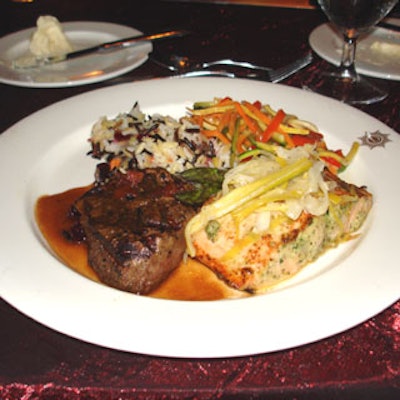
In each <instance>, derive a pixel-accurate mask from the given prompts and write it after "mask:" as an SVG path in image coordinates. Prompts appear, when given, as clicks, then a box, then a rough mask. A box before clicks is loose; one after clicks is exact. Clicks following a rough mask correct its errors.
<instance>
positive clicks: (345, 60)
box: [340, 33, 358, 81]
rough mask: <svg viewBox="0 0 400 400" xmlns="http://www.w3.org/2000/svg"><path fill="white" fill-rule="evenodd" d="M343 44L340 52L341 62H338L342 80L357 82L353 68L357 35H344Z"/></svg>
mask: <svg viewBox="0 0 400 400" xmlns="http://www.w3.org/2000/svg"><path fill="white" fill-rule="evenodd" d="M343 38H344V44H343V51H342V60H341V62H340V69H341V71H340V73H341V75H342V77H343V78H346V79H351V80H353V81H355V80H357V77H358V75H357V72H356V68H355V57H356V43H357V35H355V36H354V35H349V34H348V33H344V35H343Z"/></svg>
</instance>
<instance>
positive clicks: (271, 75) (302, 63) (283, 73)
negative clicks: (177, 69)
mask: <svg viewBox="0 0 400 400" xmlns="http://www.w3.org/2000/svg"><path fill="white" fill-rule="evenodd" d="M311 61H312V53H311V52H308V53H306V54H305V55H304V56H302V57H300V58H299V59H297V60H295V61H294V62H292V63H290V64H287V65H285V66H283V67H280V68H276V69H265V68H264V69H262V70H256V69H253V70H252V71H251V72H247V73H246V72H243V73H237V72H231V71H225V70H209V69H200V70H193V71H183V72H181V73H177V74H176V75H174V76H176V77H180V78H184V77H200V76H222V77H226V78H246V79H254V80H260V81H266V82H273V83H277V82H280V81H282V80H284V79H286V78H288V77H289V76H291V75H293V74H295V73H296V72H298V71H300V70H301V69H302V68H304V67H306V66H307V65H309V64H310V63H311ZM255 71H257V73H255Z"/></svg>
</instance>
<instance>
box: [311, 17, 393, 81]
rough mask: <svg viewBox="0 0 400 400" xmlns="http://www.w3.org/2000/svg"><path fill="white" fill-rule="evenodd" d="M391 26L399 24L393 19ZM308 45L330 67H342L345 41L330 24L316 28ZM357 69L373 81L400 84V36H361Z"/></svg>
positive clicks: (384, 33)
mask: <svg viewBox="0 0 400 400" xmlns="http://www.w3.org/2000/svg"><path fill="white" fill-rule="evenodd" d="M388 22H391V23H395V24H397V23H399V24H400V21H399V20H395V19H393V18H390V19H388ZM309 42H310V46H311V48H312V49H313V50H314V51H315V52H316V53H317V54H318V55H319V56H320V57H322V58H324V59H325V60H326V61H328V62H330V63H331V64H334V65H339V64H340V58H341V51H342V45H343V39H342V36H341V34H340V33H339V32H338V31H337V30H336V29H335V28H334V27H333V26H332V25H331V24H323V25H320V26H318V27H317V28H315V29H314V30H313V31H312V32H311V34H310V37H309ZM356 69H357V71H358V72H359V73H361V74H363V75H367V76H371V77H374V78H383V79H391V80H400V33H399V32H395V31H391V30H388V29H383V28H374V29H373V30H372V31H371V32H370V33H369V34H367V35H364V36H361V37H360V39H359V42H358V44H357V51H356Z"/></svg>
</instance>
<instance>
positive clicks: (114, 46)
mask: <svg viewBox="0 0 400 400" xmlns="http://www.w3.org/2000/svg"><path fill="white" fill-rule="evenodd" d="M188 33H189V32H188V31H185V30H172V31H165V32H159V33H151V34H146V35H139V36H131V37H127V38H123V39H119V40H115V41H112V42H106V43H101V44H99V45H96V46H93V47H88V48H86V49H82V50H77V51H72V52H70V53H66V54H62V55H57V56H48V57H34V56H33V57H31V61H32V62H23V63H21V64H20V65H18V63H15V64H14V67H16V68H34V67H39V66H42V65H48V64H54V63H58V62H61V61H69V60H73V59H75V58H78V57H83V56H87V55H89V54H93V53H100V54H101V53H106V52H110V51H114V50H121V49H126V48H129V47H131V46H133V45H135V44H137V43H140V42H146V41H151V42H153V41H156V40H162V39H167V38H173V37H181V36H185V35H187V34H188Z"/></svg>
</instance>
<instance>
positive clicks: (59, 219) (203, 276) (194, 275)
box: [35, 187, 246, 300]
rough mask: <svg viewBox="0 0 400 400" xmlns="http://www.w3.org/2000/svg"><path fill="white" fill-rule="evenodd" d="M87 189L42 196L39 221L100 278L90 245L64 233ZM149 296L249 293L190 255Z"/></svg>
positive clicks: (68, 254)
mask: <svg viewBox="0 0 400 400" xmlns="http://www.w3.org/2000/svg"><path fill="white" fill-rule="evenodd" d="M86 190H88V187H81V188H75V189H71V190H68V191H66V192H63V193H59V194H55V195H50V196H42V197H41V198H39V199H38V201H37V204H36V210H35V211H36V221H37V223H38V226H39V228H40V230H41V232H42V234H43V235H44V237H45V239H46V240H47V242H48V244H49V245H50V247H51V248H52V249H53V250H54V252H55V253H56V254H57V255H58V257H59V258H60V260H61V261H62V262H63V263H64V264H66V265H67V266H68V267H70V268H72V269H73V270H75V271H77V272H79V273H80V274H82V275H83V276H85V277H86V278H89V279H92V280H94V281H97V282H100V281H99V278H98V277H97V275H96V273H95V272H94V271H93V269H92V268H91V267H90V265H89V263H88V257H87V248H86V245H85V244H84V243H82V244H79V243H76V242H71V241H69V240H68V239H66V237H65V236H64V235H63V232H64V231H65V230H69V228H70V227H71V224H72V221H71V219H70V218H69V217H68V211H69V209H70V207H71V204H72V203H73V202H74V201H75V200H76V199H77V198H78V197H80V196H81V195H82V194H83V193H84V192H85V191H86ZM149 296H151V297H156V298H161V299H170V300H220V299H227V298H238V297H246V294H244V293H241V292H238V291H236V290H233V289H231V288H229V287H228V286H226V285H225V284H224V283H223V282H222V281H221V280H219V279H218V278H217V277H216V276H215V274H214V273H212V272H211V271H210V270H209V269H208V268H206V267H205V266H204V265H202V264H200V263H198V262H196V261H194V260H191V259H189V260H187V261H186V262H185V263H183V262H182V263H181V265H180V266H179V267H178V268H177V269H176V270H175V271H173V272H172V273H171V275H170V276H169V277H168V279H167V280H166V281H164V282H163V283H162V284H161V285H160V286H159V287H158V288H157V289H156V290H155V291H153V292H152V293H150V294H149Z"/></svg>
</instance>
